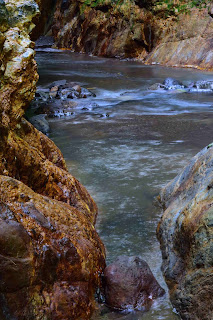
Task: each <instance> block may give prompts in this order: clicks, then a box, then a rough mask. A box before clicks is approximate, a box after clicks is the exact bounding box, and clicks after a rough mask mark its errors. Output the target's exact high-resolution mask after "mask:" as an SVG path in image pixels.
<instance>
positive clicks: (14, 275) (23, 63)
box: [0, 0, 105, 320]
mask: <svg viewBox="0 0 213 320" xmlns="http://www.w3.org/2000/svg"><path fill="white" fill-rule="evenodd" d="M38 3H39V4H41V1H38ZM0 13H1V15H0V19H1V23H0V190H1V192H0V193H1V196H0V220H1V221H0V222H1V223H0V255H1V261H0V318H1V320H7V319H17V320H30V319H33V320H39V319H47V320H50V319H51V320H53V319H54V320H59V319H64V320H65V319H67V320H68V319H70V317H71V318H72V319H88V318H89V317H90V315H91V313H92V310H93V309H94V293H95V290H96V288H97V286H99V283H100V273H101V271H102V270H103V268H104V267H105V262H104V257H105V252H104V246H103V244H102V242H101V240H100V239H99V237H98V235H97V233H96V231H95V228H94V223H95V220H96V216H97V212H98V210H97V206H96V204H95V202H94V201H93V199H92V198H91V196H90V195H89V193H88V192H87V190H86V189H85V188H84V187H83V186H82V185H81V184H80V183H79V181H78V180H77V179H75V178H74V177H73V176H72V175H71V174H70V173H69V172H68V170H67V167H66V164H65V161H64V158H63V156H62V154H61V152H60V150H59V149H58V148H57V147H56V146H55V144H54V143H53V142H52V141H51V140H50V139H48V138H47V136H45V135H44V134H43V133H42V132H40V131H38V130H37V129H36V128H35V127H34V126H33V125H32V124H30V123H29V122H28V121H27V120H26V119H25V118H24V117H23V115H24V113H25V111H26V109H27V107H28V106H29V104H30V102H31V100H32V99H33V98H34V96H35V93H36V83H37V80H38V74H37V66H36V62H35V60H34V50H33V48H34V44H33V43H32V42H31V40H30V38H29V33H30V32H31V31H32V29H33V27H34V24H33V22H32V21H33V19H34V18H35V19H36V17H37V15H38V14H39V7H38V4H37V3H36V2H35V1H24V0H19V1H12V0H11V1H5V2H4V1H3V0H1V1H0ZM2 15H3V16H2ZM71 92H72V93H73V92H76V94H79V95H80V93H79V88H78V87H76V88H75V89H72V90H71ZM42 94H43V96H42V99H43V98H44V96H45V93H44V92H42ZM42 94H41V95H42ZM83 94H87V93H85V92H84V93H83ZM41 95H39V97H40V96H41ZM47 99H51V98H50V97H49V94H48V97H47ZM42 117H43V116H42ZM40 118H41V116H40ZM43 120H44V119H43ZM34 121H35V119H34ZM37 121H38V119H37ZM46 125H47V124H46V123H45V125H44V127H45V126H46ZM45 131H46V127H45Z"/></svg>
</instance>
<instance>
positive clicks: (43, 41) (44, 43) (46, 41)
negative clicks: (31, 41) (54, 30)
mask: <svg viewBox="0 0 213 320" xmlns="http://www.w3.org/2000/svg"><path fill="white" fill-rule="evenodd" d="M53 44H54V39H53V37H51V36H48V37H47V36H41V37H40V38H39V39H38V40H36V42H35V49H37V48H49V47H52V45H53Z"/></svg>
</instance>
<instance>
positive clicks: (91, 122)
mask: <svg viewBox="0 0 213 320" xmlns="http://www.w3.org/2000/svg"><path fill="white" fill-rule="evenodd" d="M36 59H37V62H38V66H39V74H40V82H39V85H40V86H43V85H47V84H49V83H51V82H53V81H55V80H60V79H66V80H68V81H75V82H78V83H79V84H81V85H82V86H84V87H86V88H90V89H91V91H93V92H94V93H95V94H96V98H87V99H84V100H85V103H87V102H88V101H89V99H90V100H92V102H94V104H93V107H91V105H90V107H88V110H81V108H76V109H75V110H74V114H73V115H72V116H70V117H61V118H54V119H50V127H51V133H50V138H51V139H52V140H53V141H54V142H55V143H56V145H57V146H58V147H59V148H60V149H61V151H62V152H63V154H64V157H65V160H66V162H67V165H68V168H69V170H70V172H71V173H72V174H73V175H74V176H75V177H76V178H77V179H78V180H80V181H81V183H82V184H83V185H85V186H86V187H87V189H88V190H89V192H90V194H91V195H92V196H93V198H94V199H95V201H96V203H97V204H98V207H99V217H98V221H97V230H98V232H99V234H100V236H101V238H102V240H103V242H104V243H105V246H106V249H107V263H110V262H112V261H113V260H114V259H115V258H116V257H117V256H118V255H121V254H126V255H140V256H141V257H142V258H143V259H144V260H146V261H147V262H148V264H149V265H150V268H151V270H152V272H153V273H154V275H155V276H156V278H157V280H158V281H159V282H160V284H161V285H162V286H163V287H164V288H165V289H166V285H165V282H164V280H163V277H162V274H161V270H160V267H161V253H160V249H159V244H158V242H157V240H156V236H155V230H156V226H157V224H158V222H159V220H160V216H161V212H160V211H159V210H158V209H156V208H155V206H154V205H153V201H154V199H155V197H156V196H157V195H158V193H159V192H160V189H161V188H162V187H163V186H164V185H165V184H166V183H167V182H168V181H170V180H171V179H172V178H174V177H175V176H176V175H177V174H178V173H179V172H180V170H181V169H182V168H183V167H184V166H185V165H186V164H187V163H188V161H189V160H190V159H191V158H192V156H193V155H195V154H196V153H197V152H198V151H199V150H200V149H201V148H203V147H205V146H206V145H207V144H209V143H211V142H212V141H213V113H212V111H213V100H212V93H186V92H182V91H176V92H173V91H150V90H148V88H149V86H150V85H151V84H154V83H156V82H163V80H164V79H165V78H167V77H173V78H175V79H178V80H181V81H182V82H183V83H184V84H189V83H190V82H192V81H197V80H207V79H211V80H213V74H212V73H204V72H200V71H197V70H189V69H187V70H186V69H172V68H165V67H160V66H143V65H142V64H141V63H140V62H135V61H119V60H114V59H105V58H97V57H90V56H87V55H83V54H82V55H81V54H74V53H71V52H67V51H55V52H54V51H53V52H51V51H48V50H46V51H38V52H37V58H36ZM103 319H104V320H112V319H120V320H140V319H143V320H151V319H152V320H160V319H162V320H175V319H176V320H177V319H179V317H178V316H177V315H176V314H175V313H174V312H173V310H172V307H171V305H170V303H169V299H168V294H167V295H166V296H165V297H163V298H161V299H159V300H157V301H156V302H155V303H154V304H153V306H152V308H151V309H150V311H148V312H147V313H144V314H143V313H140V312H136V313H129V314H118V313H114V312H111V311H109V310H107V309H105V308H103V309H102V311H100V312H97V313H96V314H95V315H94V317H93V320H103Z"/></svg>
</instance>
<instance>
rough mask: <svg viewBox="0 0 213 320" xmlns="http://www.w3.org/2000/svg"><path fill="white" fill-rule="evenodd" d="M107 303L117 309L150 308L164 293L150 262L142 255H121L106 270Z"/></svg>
mask: <svg viewBox="0 0 213 320" xmlns="http://www.w3.org/2000/svg"><path fill="white" fill-rule="evenodd" d="M104 288H105V299H106V304H107V305H108V306H109V307H111V308H113V309H117V310H144V311H145V310H148V309H149V308H150V306H151V305H152V302H153V300H154V299H156V298H158V297H160V296H162V295H164V293H165V291H164V289H163V288H161V287H160V285H159V284H158V282H157V280H156V279H155V277H154V276H153V273H152V271H151V270H150V268H149V266H148V264H147V263H146V262H145V261H144V260H142V259H141V258H140V257H136V256H133V257H128V256H119V257H118V258H117V259H116V261H114V262H113V263H112V264H110V265H109V266H107V267H106V269H105V270H104Z"/></svg>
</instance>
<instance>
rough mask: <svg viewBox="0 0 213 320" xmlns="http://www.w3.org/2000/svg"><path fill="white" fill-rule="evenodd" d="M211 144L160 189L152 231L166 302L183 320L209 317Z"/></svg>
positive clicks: (212, 284) (212, 288)
mask: <svg viewBox="0 0 213 320" xmlns="http://www.w3.org/2000/svg"><path fill="white" fill-rule="evenodd" d="M212 167H213V147H212V144H210V145H209V146H208V147H206V148H204V149H203V150H202V151H201V152H199V153H198V154H197V155H196V156H195V157H194V158H193V159H192V161H191V162H190V163H189V165H188V166H186V167H185V169H184V170H183V171H182V172H181V173H180V174H179V175H178V176H177V177H176V178H175V179H174V180H172V181H171V182H170V183H169V184H168V185H167V186H166V187H165V188H164V189H163V190H162V192H161V194H160V197H159V200H160V202H161V205H162V207H163V210H164V213H163V216H162V218H161V222H160V223H159V226H158V229H157V235H158V239H159V241H160V245H161V250H162V256H163V272H164V275H165V278H166V282H167V284H168V287H169V291H170V298H171V302H172V303H173V305H174V307H175V308H176V309H177V311H178V312H179V313H180V316H181V318H182V319H184V320H200V319H202V320H212V314H213V300H212V296H213V210H212V206H213V170H212Z"/></svg>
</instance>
